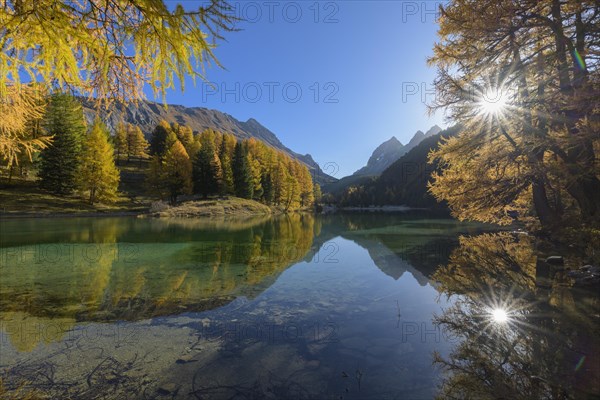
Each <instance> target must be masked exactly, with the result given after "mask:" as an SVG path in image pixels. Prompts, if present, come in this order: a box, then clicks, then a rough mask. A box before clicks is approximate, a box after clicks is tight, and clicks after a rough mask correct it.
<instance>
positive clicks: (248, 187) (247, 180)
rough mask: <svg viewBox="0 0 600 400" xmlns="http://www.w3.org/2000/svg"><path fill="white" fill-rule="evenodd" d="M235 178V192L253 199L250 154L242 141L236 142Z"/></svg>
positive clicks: (234, 157) (234, 158) (245, 197)
mask: <svg viewBox="0 0 600 400" xmlns="http://www.w3.org/2000/svg"><path fill="white" fill-rule="evenodd" d="M233 179H234V182H235V194H236V196H238V197H242V198H244V199H251V198H252V195H253V189H254V186H253V182H252V173H251V171H250V166H249V165H248V156H247V154H246V149H245V148H244V145H243V143H242V142H237V143H236V144H235V152H234V156H233Z"/></svg>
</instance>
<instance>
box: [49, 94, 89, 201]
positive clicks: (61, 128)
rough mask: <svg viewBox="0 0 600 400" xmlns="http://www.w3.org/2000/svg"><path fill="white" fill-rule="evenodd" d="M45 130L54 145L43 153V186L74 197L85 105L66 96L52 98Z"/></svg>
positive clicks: (56, 95) (82, 137) (82, 135)
mask: <svg viewBox="0 0 600 400" xmlns="http://www.w3.org/2000/svg"><path fill="white" fill-rule="evenodd" d="M44 129H45V131H46V133H47V135H49V136H51V137H52V144H51V145H50V146H48V147H47V148H45V149H43V150H42V152H41V154H40V168H39V177H40V187H42V188H43V189H46V190H48V191H50V192H53V193H57V194H70V193H72V192H73V190H74V189H75V187H76V184H75V181H76V179H75V178H76V174H77V169H78V167H79V163H80V156H81V151H82V143H83V139H84V135H85V120H84V116H83V108H82V107H81V104H80V103H79V102H78V101H77V100H76V99H75V98H74V97H72V96H69V95H67V94H64V93H55V94H53V95H51V96H50V102H49V104H48V109H47V111H46V116H45V121H44Z"/></svg>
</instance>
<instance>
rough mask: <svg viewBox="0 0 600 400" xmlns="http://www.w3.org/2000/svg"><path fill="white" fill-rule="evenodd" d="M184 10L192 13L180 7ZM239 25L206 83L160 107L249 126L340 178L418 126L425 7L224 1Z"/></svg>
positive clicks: (426, 43)
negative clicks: (212, 114) (255, 124)
mask: <svg viewBox="0 0 600 400" xmlns="http://www.w3.org/2000/svg"><path fill="white" fill-rule="evenodd" d="M185 4H187V6H189V5H191V4H192V3H185ZM231 4H232V5H233V6H235V7H236V8H237V11H236V12H237V13H238V15H240V16H241V17H243V18H244V19H246V20H247V21H246V22H241V23H239V24H238V27H239V28H240V29H241V31H239V32H231V33H228V34H227V35H226V39H227V41H226V42H221V43H220V45H219V47H218V48H217V49H216V50H215V55H216V56H217V58H218V59H219V60H220V62H221V63H222V64H223V66H224V67H225V69H220V68H219V67H216V66H211V67H208V68H207V70H206V77H207V79H208V80H209V81H211V82H213V83H214V85H215V86H214V87H210V86H209V85H208V84H206V83H201V82H197V83H196V86H195V87H194V86H193V85H192V84H191V81H190V82H188V83H187V85H186V90H185V92H183V93H181V92H180V91H179V90H170V91H169V92H168V94H167V101H168V102H169V103H175V104H183V105H186V106H200V107H208V108H214V109H218V110H220V111H223V112H226V113H228V114H231V115H232V116H234V117H235V118H237V119H240V120H244V121H245V120H247V119H248V118H251V117H252V118H255V119H256V120H258V121H259V122H260V123H262V124H263V125H264V126H266V127H267V128H269V129H270V130H271V131H273V132H274V133H275V134H276V135H277V136H278V137H279V139H280V140H281V141H282V142H283V143H284V144H285V145H286V146H288V147H289V148H291V149H292V150H294V151H296V152H298V153H302V154H305V153H310V154H311V155H312V156H313V158H314V159H315V160H316V161H317V162H318V163H319V164H321V165H325V164H327V165H329V166H331V165H333V164H335V165H337V166H339V170H338V171H334V170H333V167H330V168H328V169H329V171H326V172H330V173H335V176H336V177H338V178H341V177H343V176H346V175H349V174H351V173H353V172H354V171H355V170H357V169H359V168H360V167H362V166H363V165H365V164H366V162H367V160H368V158H369V156H370V155H371V152H372V151H373V150H374V149H375V147H377V146H378V145H379V144H380V143H381V142H383V141H385V140H387V139H389V138H390V137H391V136H396V137H397V138H398V139H399V140H400V141H401V142H403V143H406V142H408V140H410V138H411V137H412V135H413V134H414V133H415V132H416V131H417V130H419V129H420V130H423V131H425V130H426V129H428V128H429V127H430V126H432V125H434V124H438V125H440V126H442V127H444V126H445V125H444V121H443V115H441V114H440V113H438V114H436V115H435V116H433V117H428V116H427V114H426V107H425V104H424V100H426V101H430V100H431V99H432V94H428V92H431V89H432V82H433V79H434V77H435V69H434V68H430V67H428V66H427V64H426V58H427V57H428V56H429V55H431V49H432V46H433V43H434V42H435V41H436V30H437V26H436V23H435V10H436V8H437V5H438V4H439V3H438V2H434V1H427V2H423V1H416V2H412V1H335V2H333V1H331V2H330V1H319V2H316V1H311V0H309V1H271V2H269V1H264V2H263V1H239V2H238V1H231Z"/></svg>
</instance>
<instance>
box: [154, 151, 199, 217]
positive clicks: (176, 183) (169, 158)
mask: <svg viewBox="0 0 600 400" xmlns="http://www.w3.org/2000/svg"><path fill="white" fill-rule="evenodd" d="M161 181H162V186H164V187H165V189H166V191H167V193H168V195H169V200H170V203H171V204H173V205H174V204H176V203H177V197H179V196H180V195H182V194H191V193H192V187H193V186H192V162H191V160H190V157H189V156H188V154H187V151H186V150H185V147H184V146H183V144H182V143H181V142H180V141H179V140H177V141H175V143H173V145H171V147H170V148H169V150H168V151H167V153H166V154H165V161H164V167H163V169H162V172H161Z"/></svg>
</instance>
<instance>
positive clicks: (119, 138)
mask: <svg viewBox="0 0 600 400" xmlns="http://www.w3.org/2000/svg"><path fill="white" fill-rule="evenodd" d="M128 130H129V124H127V123H125V122H123V121H120V122H119V123H118V124H117V126H116V128H115V136H114V138H113V142H114V145H115V155H116V160H115V161H116V163H117V164H118V163H119V161H120V160H121V157H122V156H123V155H125V154H127V147H128V146H127V136H128Z"/></svg>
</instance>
